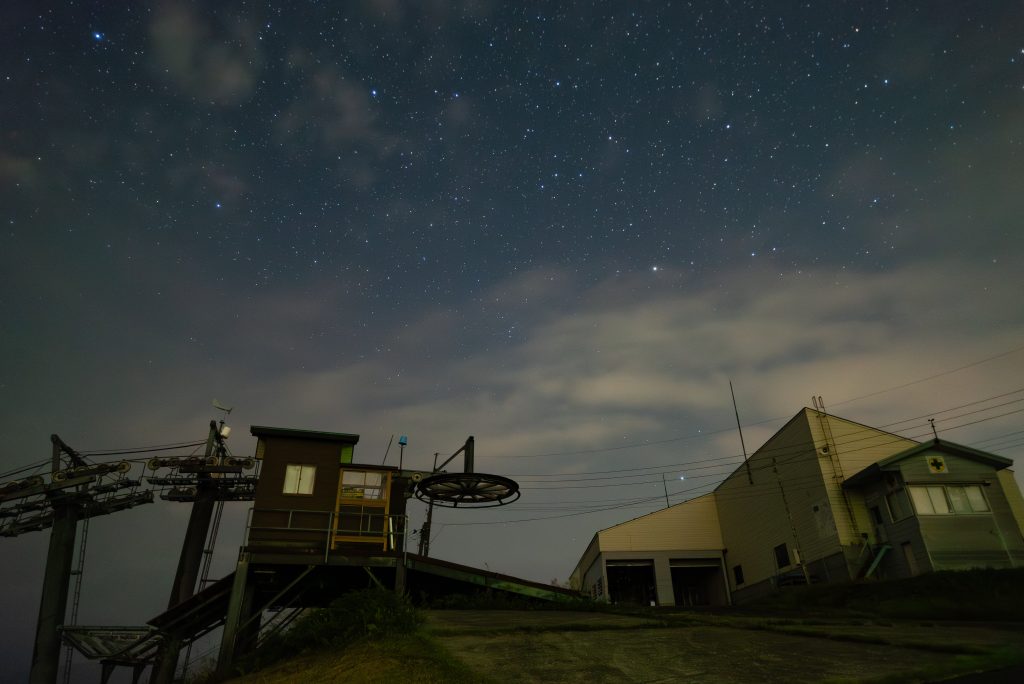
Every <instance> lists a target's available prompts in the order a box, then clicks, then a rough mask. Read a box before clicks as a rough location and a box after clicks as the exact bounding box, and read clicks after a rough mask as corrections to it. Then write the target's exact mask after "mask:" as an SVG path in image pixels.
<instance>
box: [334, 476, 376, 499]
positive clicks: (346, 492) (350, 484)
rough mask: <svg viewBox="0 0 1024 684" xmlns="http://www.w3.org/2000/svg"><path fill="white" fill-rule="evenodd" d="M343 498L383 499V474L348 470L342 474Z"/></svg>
mask: <svg viewBox="0 0 1024 684" xmlns="http://www.w3.org/2000/svg"><path fill="white" fill-rule="evenodd" d="M341 498H343V499H383V498H384V475H383V473H369V472H365V471H359V470H346V471H345V472H343V473H342V474H341Z"/></svg>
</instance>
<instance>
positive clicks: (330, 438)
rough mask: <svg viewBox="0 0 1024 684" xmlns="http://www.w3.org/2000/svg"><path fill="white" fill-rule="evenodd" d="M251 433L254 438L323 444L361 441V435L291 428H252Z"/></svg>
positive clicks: (262, 426)
mask: <svg viewBox="0 0 1024 684" xmlns="http://www.w3.org/2000/svg"><path fill="white" fill-rule="evenodd" d="M249 433H250V434H252V435H253V436H254V437H288V438H291V439H312V440H319V441H322V442H339V443H343V444H355V443H356V442H358V441H359V435H351V434H348V433H345V432H320V431H318V430H293V429H291V428H277V427H266V426H264V425H253V426H250V428H249Z"/></svg>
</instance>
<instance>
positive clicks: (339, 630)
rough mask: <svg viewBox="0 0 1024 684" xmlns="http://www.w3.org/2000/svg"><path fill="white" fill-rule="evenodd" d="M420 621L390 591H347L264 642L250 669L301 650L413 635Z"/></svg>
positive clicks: (405, 602)
mask: <svg viewBox="0 0 1024 684" xmlns="http://www.w3.org/2000/svg"><path fill="white" fill-rule="evenodd" d="M422 621H423V618H422V616H421V615H420V613H419V612H418V611H417V610H416V609H415V608H414V607H413V605H412V604H411V603H410V602H409V600H408V599H407V598H406V597H404V596H401V595H399V594H396V593H395V592H393V591H388V590H386V589H361V590H358V591H353V592H349V593H346V594H343V595H342V596H341V597H339V598H337V599H335V600H334V601H332V602H331V604H330V605H328V606H327V607H326V608H317V609H314V610H311V611H309V612H307V613H306V614H305V615H303V616H302V617H301V618H299V619H298V620H296V621H295V624H293V625H292V626H291V627H290V628H289V629H288V630H287V631H286V632H284V633H283V634H280V635H276V636H273V637H270V638H269V639H267V641H266V643H264V644H263V645H262V646H261V647H260V649H259V652H258V653H256V654H254V657H253V659H252V661H250V663H249V666H250V668H254V669H258V668H260V667H265V666H266V665H269V664H271V663H274V662H277V661H278V660H280V659H282V658H284V657H287V656H292V655H295V654H297V653H301V652H303V651H319V650H325V649H332V650H335V651H342V650H344V649H346V648H347V647H349V646H351V645H352V644H355V643H358V642H360V641H364V640H367V639H379V638H381V637H385V636H388V635H391V634H399V633H407V632H412V631H414V630H415V629H416V628H417V627H418V626H419V625H420V623H421V622H422ZM247 669H249V668H247Z"/></svg>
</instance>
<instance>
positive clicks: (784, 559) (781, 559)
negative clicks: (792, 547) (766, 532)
mask: <svg viewBox="0 0 1024 684" xmlns="http://www.w3.org/2000/svg"><path fill="white" fill-rule="evenodd" d="M775 565H776V566H778V568H779V569H780V570H781V569H782V568H784V567H786V566H787V565H789V549H787V548H786V543H785V542H783V543H781V544H779V545H778V546H776V547H775Z"/></svg>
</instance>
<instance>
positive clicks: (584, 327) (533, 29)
mask: <svg viewBox="0 0 1024 684" xmlns="http://www.w3.org/2000/svg"><path fill="white" fill-rule="evenodd" d="M43 7H44V3H38V2H29V1H27V0H8V1H7V2H4V3H3V6H2V8H0V221H2V231H0V320H2V321H3V323H2V326H0V352H2V358H3V363H2V364H0V409H2V410H0V433H2V434H3V435H4V445H3V446H2V447H0V468H2V469H3V470H4V472H5V473H6V472H8V471H11V470H13V469H16V468H18V467H20V466H22V465H27V464H32V463H35V462H37V461H41V460H43V459H47V458H48V456H49V450H50V444H49V435H50V434H51V433H58V434H60V435H61V437H63V438H64V440H65V441H66V442H68V443H69V444H70V445H72V446H73V447H75V448H76V449H79V450H83V451H84V450H103V449H110V448H117V447H133V446H144V445H156V444H167V443H176V442H186V441H189V442H190V441H197V440H202V439H204V438H205V435H206V424H207V423H208V421H209V420H210V419H211V418H215V417H219V416H218V414H217V412H216V411H215V410H214V409H213V408H212V406H211V404H210V402H211V400H212V399H213V398H217V399H219V400H220V401H221V402H222V403H224V404H227V405H233V406H235V410H234V412H233V413H232V414H231V416H230V417H229V423H230V424H231V425H232V426H233V427H234V435H233V436H232V437H231V440H230V446H231V448H232V450H233V451H234V452H235V453H237V454H251V453H252V451H253V450H254V446H255V445H254V440H253V439H252V438H251V437H250V436H249V435H248V426H249V425H252V424H258V425H273V426H280V427H291V428H304V429H317V430H328V431H337V432H353V433H358V434H360V435H362V440H361V441H360V443H359V445H358V447H357V449H356V459H357V461H362V462H368V463H380V462H381V461H382V459H383V458H384V452H385V449H386V447H387V445H388V441H389V438H391V436H392V435H394V436H395V438H396V441H397V436H398V435H401V434H407V435H408V436H409V446H408V447H407V448H406V450H405V465H407V466H411V467H418V468H429V466H430V464H431V462H432V461H433V455H434V453H435V452H439V453H440V454H441V456H442V458H443V457H446V456H447V455H449V454H451V453H452V452H454V451H455V450H456V449H457V448H459V446H460V445H461V444H462V443H463V441H464V440H465V438H466V436H468V435H470V434H472V435H475V437H476V442H477V458H476V461H477V470H479V471H484V472H493V473H497V474H502V475H507V476H511V477H514V478H516V479H517V480H519V481H520V483H521V484H522V486H523V497H522V499H521V500H520V501H519V502H517V503H515V504H513V505H511V506H510V507H508V508H507V509H502V510H498V511H477V512H474V511H462V510H458V511H451V510H442V511H441V512H439V513H438V514H437V515H436V516H435V529H434V533H435V539H434V542H433V545H432V555H435V556H438V557H441V558H445V559H447V560H452V561H456V562H462V563H467V564H471V565H476V566H479V567H484V566H485V565H486V567H489V568H490V569H491V570H495V571H499V572H505V573H508V574H514V575H519V576H523V577H527V578H530V579H536V580H539V581H544V582H546V581H549V580H551V579H555V578H557V579H559V580H560V581H565V580H566V579H567V578H568V575H569V573H570V572H571V571H572V569H573V566H574V565H575V563H576V561H577V560H578V558H579V556H580V554H581V553H582V552H583V550H584V548H585V547H586V544H587V543H588V542H589V541H590V539H591V537H592V536H593V534H594V532H595V531H596V530H597V529H600V528H602V527H607V526H609V525H612V524H615V523H617V522H622V521H624V520H627V519H630V518H633V517H636V516H638V515H642V514H644V513H647V512H650V511H652V510H656V509H657V508H658V507H660V506H664V505H665V496H664V486H663V484H662V475H665V477H666V482H667V488H668V492H669V495H670V498H671V500H672V502H673V503H675V502H678V501H683V500H685V499H686V498H689V497H690V496H693V495H696V494H701V493H704V492H706V491H709V490H710V489H711V488H712V487H713V486H714V485H715V484H717V482H719V481H720V480H721V478H722V477H724V476H725V475H726V474H727V473H728V472H730V471H731V469H732V468H733V467H735V465H736V464H737V463H739V462H740V460H741V458H742V457H741V455H740V441H739V436H738V435H737V434H736V430H735V418H734V416H733V407H732V404H731V400H730V395H729V381H730V380H732V382H733V383H734V385H735V389H736V399H737V403H738V408H739V412H740V417H741V420H742V422H743V424H744V437H745V438H746V444H747V447H748V448H756V447H757V446H759V445H760V444H761V443H762V442H763V441H764V439H766V438H767V437H768V436H769V435H770V434H772V433H773V432H774V431H775V430H776V429H778V428H779V427H780V426H781V425H782V424H783V423H784V422H785V421H786V420H787V419H788V418H790V417H792V415H793V414H795V413H796V412H797V411H798V410H800V408H801V407H803V406H805V405H808V404H810V398H811V396H812V395H822V397H823V398H824V401H825V403H826V405H827V406H828V407H829V408H830V409H832V408H834V409H835V412H836V413H837V414H839V415H841V416H844V417H848V418H850V419H853V420H857V421H860V422H864V423H867V424H870V425H876V426H888V427H887V429H890V430H893V431H895V432H898V433H899V434H902V435H905V436H908V437H918V438H922V439H923V438H926V437H930V435H931V432H930V428H928V424H927V418H928V417H933V418H935V419H936V428H937V429H938V430H939V433H940V435H941V436H943V437H947V438H948V439H950V440H953V441H957V442H962V443H966V444H969V445H972V446H976V447H978V448H982V449H988V450H991V451H993V452H995V453H999V454H1002V455H1004V456H1007V457H1010V458H1021V457H1024V438H1022V437H1021V435H1022V434H1024V433H1022V429H1024V426H1022V425H1021V423H1022V416H1024V413H1022V412H1021V411H1022V410H1024V373H1022V370H1024V306H1022V304H1021V291H1022V285H1024V276H1022V274H1021V264H1022V256H1024V233H1022V230H1021V226H1022V223H1021V221H1022V219H1021V217H1022V216H1024V191H1022V190H1024V182H1022V176H1024V38H1022V36H1024V6H1022V5H1021V3H1019V2H979V3H967V2H919V3H910V2H896V3H885V2H881V1H878V2H866V3H863V4H861V3H839V2H817V3H800V4H797V3H781V2H763V3H752V2H706V3H682V2H678V3H676V2H673V3H667V2H666V3H626V2H605V3H600V2H598V3H533V2H531V3H500V2H488V1H480V2H471V1H467V2H441V1H439V0H438V1H433V2H416V3H411V2H401V1H400V0H378V1H375V2H374V1H369V0H367V1H364V2H345V3H342V2H333V3H332V2H295V3H282V2H273V3H261V2H238V3H212V2H202V3H200V2H181V1H164V2H149V3H144V2H138V3H136V2H132V3H116V2H98V1H97V2H93V3H88V2H78V3H71V2H68V3H58V4H55V5H54V6H53V7H51V8H49V9H43ZM397 456H398V453H397V445H396V446H395V447H393V448H392V451H391V453H390V454H389V456H388V463H389V464H392V465H397ZM608 471H615V472H608ZM681 475H685V476H686V478H687V479H686V480H685V481H680V480H679V477H680V476H681ZM598 478H600V479H598ZM411 508H412V513H413V517H414V520H413V525H414V527H418V524H419V523H418V520H419V519H421V518H422V512H423V511H422V508H423V507H422V505H421V504H418V503H416V504H413V505H412V506H411ZM245 509H246V504H233V507H232V508H230V511H229V512H228V513H226V514H225V522H224V524H223V527H222V533H221V538H220V539H221V547H220V551H219V552H218V556H217V559H218V560H217V563H216V564H215V566H216V568H215V572H216V573H219V574H223V573H226V572H228V571H230V570H231V569H232V568H233V565H232V563H233V559H234V558H235V556H236V553H237V547H238V545H239V544H240V543H241V539H242V535H243V530H244V520H245ZM187 515H188V510H187V507H186V506H183V505H181V504H172V503H167V502H158V503H157V504H154V505H152V506H148V507H143V508H139V509H135V510H133V511H131V512H123V513H118V514H116V515H113V516H110V517H107V518H102V519H97V520H96V521H95V522H94V524H93V525H92V526H91V530H90V547H89V552H88V553H89V555H88V560H87V566H86V576H85V585H84V592H85V593H84V596H83V602H82V608H81V613H80V618H79V619H80V622H82V623H91V624H141V623H142V622H144V621H145V620H146V619H148V618H150V617H152V616H153V615H155V614H156V613H157V612H159V611H160V609H161V608H162V607H163V606H164V605H165V604H166V597H167V595H168V593H169V590H170V582H171V577H172V576H173V572H174V566H175V563H176V558H177V554H178V551H179V548H180V543H181V538H182V536H183V535H184V525H185V520H186V518H187ZM499 521H503V524H492V523H496V522H499ZM466 523H471V524H466ZM126 540H130V543H126ZM46 541H47V533H45V532H42V533H34V534H30V535H24V536H22V537H18V538H14V539H0V552H2V554H3V555H2V558H3V559H4V560H3V563H2V566H3V567H2V568H0V586H2V587H4V589H3V590H0V591H2V593H0V596H2V599H3V600H2V605H3V606H4V612H5V613H7V614H24V615H25V616H26V619H25V621H24V622H23V623H20V624H14V623H11V622H9V621H8V622H5V626H4V629H5V630H6V633H5V635H4V640H3V647H2V648H3V653H2V654H0V655H2V656H3V657H2V660H3V661H5V662H8V663H13V665H12V667H14V668H15V669H14V671H15V672H16V673H17V672H23V671H24V670H26V669H27V666H28V661H29V655H30V652H31V645H30V644H31V639H32V634H33V630H34V623H35V619H34V617H35V614H36V610H37V605H38V595H39V587H40V580H39V577H40V575H41V572H42V567H43V563H44V560H45V548H46ZM412 543H413V544H415V543H416V542H415V538H414V539H413V542H412ZM19 668H21V669H19ZM94 669H96V672H98V668H94ZM97 676H98V675H97ZM21 678H22V677H21V676H17V677H16V679H21Z"/></svg>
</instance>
